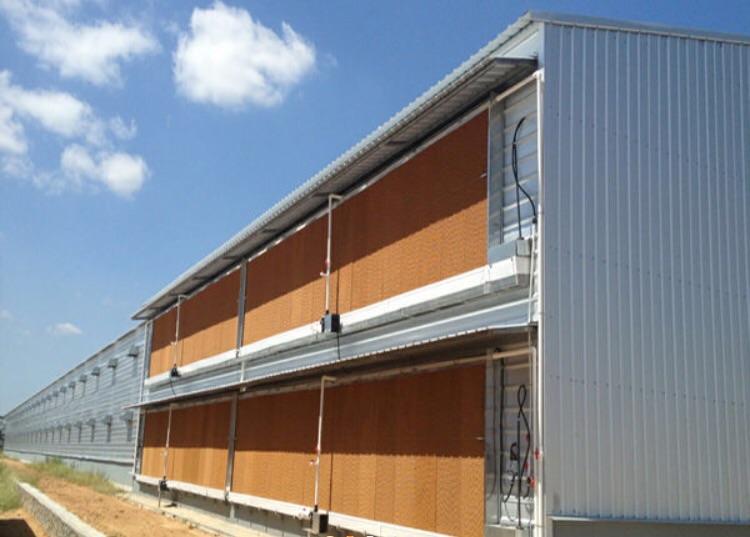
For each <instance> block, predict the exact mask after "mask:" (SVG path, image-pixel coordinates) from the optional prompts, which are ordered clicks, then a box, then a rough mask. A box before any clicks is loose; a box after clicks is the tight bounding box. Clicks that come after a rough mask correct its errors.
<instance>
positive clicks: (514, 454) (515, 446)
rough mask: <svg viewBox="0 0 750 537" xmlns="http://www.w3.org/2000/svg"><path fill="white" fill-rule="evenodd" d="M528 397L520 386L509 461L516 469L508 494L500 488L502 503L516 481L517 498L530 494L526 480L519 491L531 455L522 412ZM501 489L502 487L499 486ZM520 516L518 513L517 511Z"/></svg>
mask: <svg viewBox="0 0 750 537" xmlns="http://www.w3.org/2000/svg"><path fill="white" fill-rule="evenodd" d="M504 387H505V382H504V379H503V390H504ZM527 397H528V389H527V388H526V385H525V384H521V385H520V386H519V387H518V391H517V392H516V401H517V402H518V413H517V414H516V436H517V440H516V442H513V443H512V444H511V445H510V460H511V461H518V463H517V464H518V469H517V470H513V471H512V472H511V480H510V487H508V492H503V491H502V488H501V492H502V494H503V495H504V496H503V503H507V502H508V500H509V499H510V497H511V495H512V494H513V487H514V486H515V485H516V480H518V487H519V492H518V498H519V499H520V498H528V497H529V494H530V493H531V484H530V481H529V480H527V486H526V491H525V492H522V491H521V488H520V487H521V485H522V480H523V473H524V472H525V471H527V470H528V465H529V455H530V454H531V426H530V425H529V420H528V418H527V416H526V412H525V411H524V406H525V405H526V399H527ZM522 422H523V425H524V427H525V429H526V451H525V453H524V457H523V461H521V453H520V450H521V432H520V431H521V423H522ZM501 487H502V485H501ZM519 516H520V511H519Z"/></svg>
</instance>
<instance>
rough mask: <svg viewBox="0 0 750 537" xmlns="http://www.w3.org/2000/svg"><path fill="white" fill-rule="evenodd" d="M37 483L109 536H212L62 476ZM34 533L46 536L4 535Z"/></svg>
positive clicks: (19, 467)
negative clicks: (62, 478) (74, 482)
mask: <svg viewBox="0 0 750 537" xmlns="http://www.w3.org/2000/svg"><path fill="white" fill-rule="evenodd" d="M3 463H4V464H8V465H9V466H11V467H12V468H13V469H15V470H17V471H19V472H23V471H24V468H23V467H24V465H23V464H22V463H19V462H15V461H11V460H8V459H5V460H3ZM36 486H37V488H38V489H39V490H41V491H42V492H44V494H46V495H47V496H49V497H50V498H51V499H52V500H54V501H55V502H57V503H59V504H60V505H62V506H63V507H65V508H66V509H68V511H71V512H72V513H74V514H75V515H76V516H78V518H80V519H81V520H83V521H84V522H86V523H87V524H89V525H91V526H93V527H94V528H96V529H97V530H99V531H101V532H102V533H104V534H106V535H108V536H109V537H144V536H148V537H174V536H175V535H180V536H183V535H184V536H187V537H208V536H210V535H212V534H210V533H206V532H204V531H200V530H198V529H196V528H191V527H190V526H189V525H187V524H185V523H183V522H180V521H178V520H174V519H172V518H170V517H167V516H165V515H162V514H158V513H155V512H153V511H149V510H148V509H144V508H143V507H141V506H139V505H136V504H134V503H131V502H129V501H127V500H125V499H123V498H120V497H119V496H108V495H106V494H101V493H99V492H96V491H95V490H92V489H90V488H88V487H83V486H81V485H75V484H73V483H68V482H67V481H63V480H61V479H57V478H53V477H50V476H42V477H41V478H40V479H39V481H38V482H37V484H36ZM14 512H17V511H14ZM7 514H8V513H6V515H7ZM0 524H2V522H0ZM18 526H19V527H20V524H19V525H18ZM4 531H5V528H4V527H3V526H2V525H0V536H2V537H6V533H5V532H4ZM35 531H36V530H35ZM34 536H36V537H47V536H46V535H45V534H44V533H40V532H37V533H28V532H27V533H17V534H15V533H8V534H7V537H34Z"/></svg>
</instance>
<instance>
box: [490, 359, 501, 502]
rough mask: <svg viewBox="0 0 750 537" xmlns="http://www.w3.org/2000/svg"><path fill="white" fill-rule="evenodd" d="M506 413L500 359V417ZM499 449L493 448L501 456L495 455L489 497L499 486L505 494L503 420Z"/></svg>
mask: <svg viewBox="0 0 750 537" xmlns="http://www.w3.org/2000/svg"><path fill="white" fill-rule="evenodd" d="M495 350H496V351H499V350H500V349H495ZM493 379H494V380H495V381H496V380H497V374H496V373H495V371H494V368H493ZM497 406H498V405H497V404H495V402H493V404H492V442H493V447H494V443H495V431H496V430H497ZM504 413H505V364H504V363H503V362H502V361H500V419H501V420H502V416H503V414H504ZM499 444H500V445H499V449H497V450H493V451H495V452H497V451H499V452H500V456H499V457H494V475H495V478H494V479H493V480H492V488H491V489H490V491H489V492H488V493H487V494H486V497H487V498H491V497H492V496H493V495H494V494H495V491H496V490H497V488H498V484H499V488H500V495H501V496H503V495H504V494H505V493H504V492H503V483H502V478H503V476H502V471H503V466H504V459H505V447H504V445H503V444H504V442H503V428H502V422H501V423H500V442H499Z"/></svg>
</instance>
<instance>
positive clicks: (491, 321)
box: [9, 12, 750, 537]
mask: <svg viewBox="0 0 750 537" xmlns="http://www.w3.org/2000/svg"><path fill="white" fill-rule="evenodd" d="M435 50H436V53H439V44H436V47H435ZM342 113H356V111H342ZM289 151H290V156H293V151H294V148H293V147H290V148H289ZM227 195H231V193H227ZM748 207H750V37H747V36H736V35H726V34H720V33H716V32H704V31H698V30H685V29H678V28H668V27H663V26H657V25H650V24H649V25H647V24H634V23H626V22H618V21H611V20H600V19H591V18H586V17H574V16H567V15H556V14H548V13H540V12H530V13H528V14H526V15H525V16H523V17H522V18H521V19H519V20H518V21H517V22H516V23H514V24H513V25H511V26H510V27H509V28H508V29H506V30H505V31H504V32H503V33H501V34H500V35H499V36H498V37H497V38H496V39H495V40H493V41H492V42H491V43H490V44H488V45H487V46H486V47H485V48H483V49H482V50H481V51H479V53H477V54H476V55H475V56H473V57H471V58H470V59H469V60H467V61H466V62H465V63H464V64H463V65H461V66H460V67H459V68H458V69H456V70H455V71H454V72H453V73H451V74H450V75H449V76H448V77H446V78H445V79H444V80H442V81H441V82H439V83H438V84H437V85H435V86H434V87H433V88H431V89H430V90H428V91H427V92H426V93H425V94H424V95H422V96H421V97H420V98H418V99H417V100H415V101H414V102H413V103H412V104H410V105H409V106H407V107H406V108H405V109H404V110H402V111H401V112H399V113H397V114H396V115H395V116H394V117H393V118H392V119H391V120H389V121H388V122H387V123H385V124H384V125H382V126H381V127H380V128H378V129H377V130H375V131H374V132H373V133H372V134H371V135H369V136H368V137H366V138H365V139H364V140H362V141H361V142H359V143H358V144H356V145H355V146H354V147H353V148H352V149H351V150H350V151H348V152H347V153H345V154H344V155H343V156H341V157H340V158H339V159H337V160H336V161H334V162H333V163H331V164H330V165H329V166H328V167H326V168H325V169H324V170H322V171H321V172H320V173H319V174H317V175H316V176H314V177H312V178H311V179H309V180H308V181H307V182H305V183H303V184H302V185H301V186H300V187H299V188H298V189H297V190H295V191H294V192H292V193H291V194H290V195H289V196H287V197H286V198H284V199H283V200H281V201H280V202H279V203H278V204H277V205H275V206H274V207H272V208H270V209H269V210H268V211H267V212H266V213H265V214H264V215H262V216H261V217H259V218H258V219H257V220H255V221H254V222H252V223H251V224H250V225H248V227H246V228H245V229H243V230H242V231H241V232H240V233H238V234H237V235H236V236H234V237H233V238H231V239H230V240H229V241H227V242H226V243H225V244H224V245H222V246H221V247H220V248H218V249H217V250H216V251H215V252H213V253H212V254H211V255H209V256H208V257H206V258H205V259H203V260H201V261H200V262H199V263H198V264H196V265H195V266H194V267H192V268H190V269H189V270H188V271H186V272H185V273H184V274H182V275H181V276H180V277H179V278H177V279H176V280H175V281H174V282H172V283H171V284H170V285H168V286H167V287H166V288H164V289H163V290H162V291H160V292H159V293H157V294H156V295H155V296H154V297H153V298H151V299H150V300H148V301H147V302H146V303H145V304H144V305H143V307H142V308H141V309H140V310H139V311H138V312H137V313H136V314H135V316H134V318H135V319H138V320H142V321H143V323H144V324H143V325H142V328H139V329H138V335H137V336H135V335H134V336H133V337H132V339H133V341H139V342H141V341H143V342H144V343H143V344H144V348H145V349H146V350H147V352H145V353H144V354H145V355H146V362H145V363H144V367H145V371H144V374H143V375H144V376H143V378H144V379H145V380H144V381H143V382H142V383H139V384H138V388H139V389H138V390H135V388H132V389H130V391H129V394H130V397H129V401H130V404H129V405H126V404H124V405H123V406H122V407H121V408H120V409H118V410H117V411H115V410H111V411H110V413H111V415H112V416H113V419H114V418H115V417H116V416H117V412H125V411H126V410H127V411H130V410H131V409H137V410H136V413H137V415H138V416H139V417H140V418H139V420H138V422H137V430H138V443H137V449H135V451H136V456H135V457H134V459H132V460H133V471H134V481H135V484H136V487H137V488H138V489H139V490H141V491H144V492H147V493H153V494H157V493H159V491H160V490H161V493H163V494H169V495H171V496H172V497H174V498H176V500H177V501H178V502H180V503H182V504H185V505H192V506H194V507H196V508H200V509H205V510H209V511H214V512H217V513H220V514H221V515H223V516H227V517H229V518H231V519H233V520H236V521H237V522H239V523H243V524H247V525H250V526H253V527H255V528H258V529H261V530H265V531H268V532H270V533H272V534H277V535H284V536H287V535H295V536H296V535H299V536H303V535H306V534H307V530H308V529H309V528H310V527H311V526H313V528H315V526H325V524H326V523H328V526H329V527H328V529H327V530H325V531H324V530H322V529H320V528H317V529H320V533H322V534H326V535H337V536H338V535H341V536H343V535H347V534H348V535H351V534H352V533H355V534H358V535H365V534H366V535H378V536H383V537H385V536H394V535H403V536H405V535H409V536H412V535H418V536H421V537H438V536H444V535H456V536H461V537H478V536H482V535H485V536H504V535H527V534H533V535H537V536H542V535H544V536H547V535H555V536H558V535H560V536H567V535H582V536H588V535H646V534H647V535H676V534H678V533H679V534H683V533H684V534H689V535H691V536H698V535H715V534H717V532H721V534H722V535H744V534H747V532H748V531H749V530H750V502H748V501H747V498H750V436H749V433H748V431H749V430H750V413H749V412H750V338H749V337H748V334H749V333H750V324H749V322H750V321H748V319H750V305H749V299H748V294H749V293H748V289H750V246H749V245H750V216H748ZM186 217H187V218H189V217H190V216H189V215H186ZM191 225H196V224H194V223H191ZM128 337H130V336H128ZM115 355H116V356H118V357H120V358H119V359H120V360H123V361H127V359H126V358H125V357H124V356H122V354H121V353H120V354H118V353H117V351H115ZM96 363H97V364H100V363H101V364H102V366H101V367H103V364H104V362H102V361H101V360H99V361H97V362H96ZM119 363H120V362H118V367H120V365H119ZM91 366H93V363H92V364H90V365H86V366H85V367H83V369H81V370H76V371H75V372H71V374H69V375H67V376H66V377H64V378H63V379H61V380H60V381H59V382H58V383H56V384H55V385H54V386H52V387H50V389H49V391H50V392H53V393H54V392H57V393H58V394H59V393H60V390H61V389H62V388H64V387H66V386H70V385H71V384H76V385H77V383H79V382H80V375H81V374H84V373H87V370H88V369H89V367H91ZM141 388H142V393H140V392H141ZM136 392H138V394H136ZM48 397H49V394H48V392H47V391H44V392H43V393H40V394H39V395H38V396H35V397H34V398H32V399H30V400H29V401H27V402H25V403H23V404H22V405H21V406H20V407H19V408H17V409H16V410H14V411H13V412H12V413H11V416H12V418H11V416H9V420H10V421H9V423H10V424H11V429H12V435H11V436H10V437H9V445H12V447H13V450H14V452H17V453H32V452H34V453H35V452H43V453H46V452H55V451H58V450H60V449H62V447H61V445H65V442H66V440H65V435H66V434H67V433H66V432H65V431H66V424H68V423H72V424H73V427H75V426H76V425H75V424H76V423H77V421H76V420H83V419H85V418H78V417H74V416H73V415H70V414H66V413H65V412H64V411H63V410H60V409H61V408H66V407H65V404H67V403H64V404H63V405H62V406H61V405H60V404H59V401H58V404H57V405H51V406H50V404H49V402H45V400H46V401H49V399H48ZM65 397H68V396H67V395H66V396H65ZM126 399H127V398H126ZM108 401H109V400H108ZM122 401H124V399H123V400H122ZM108 404H110V403H108ZM85 406H86V408H87V409H88V410H89V411H94V410H95V407H90V406H88V405H85ZM24 412H25V413H26V414H23V413H24ZM34 412H36V413H37V414H33V413H34ZM39 414H41V415H43V419H42V418H37V420H38V421H36V422H32V421H30V420H31V419H32V418H31V416H35V415H39ZM69 415H70V417H68V416H69ZM79 415H84V414H77V415H76V416H79ZM96 416H97V417H96V418H94V420H95V422H96V423H99V422H101V419H102V418H101V417H100V415H99V414H97V415H96ZM97 420H98V421H97ZM83 423H88V422H86V421H83ZM60 427H62V429H60ZM50 428H51V429H50ZM50 430H51V431H52V441H51V442H52V443H51V444H50V437H49V432H48V431H50ZM74 430H75V429H74ZM60 431H62V432H60ZM40 434H41V436H40ZM45 434H46V436H45ZM60 434H62V437H60V436H59V435H60ZM40 438H41V440H40ZM60 438H61V439H60ZM40 442H41V443H42V444H44V443H45V442H46V444H44V447H42V446H41V444H40ZM84 443H85V442H84ZM131 445H133V447H136V446H135V445H134V444H133V443H131ZM97 449H99V446H98V445H97ZM128 460H131V459H128ZM311 511H312V512H311Z"/></svg>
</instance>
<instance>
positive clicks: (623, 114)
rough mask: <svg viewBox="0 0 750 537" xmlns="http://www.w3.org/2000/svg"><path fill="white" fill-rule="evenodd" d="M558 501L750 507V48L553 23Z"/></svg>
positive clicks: (551, 169) (550, 492)
mask: <svg viewBox="0 0 750 537" xmlns="http://www.w3.org/2000/svg"><path fill="white" fill-rule="evenodd" d="M544 46H545V53H544V58H545V79H546V84H545V94H544V99H545V113H544V121H545V125H544V150H545V154H544V165H545V178H544V201H545V204H544V209H545V223H544V229H543V233H544V252H543V256H544V257H543V264H544V268H543V270H544V288H543V293H544V294H543V296H544V299H543V300H544V304H543V308H544V316H543V323H544V327H543V334H544V335H543V343H544V357H543V359H544V368H545V383H546V384H545V409H546V416H545V423H546V429H545V431H546V446H545V448H546V449H545V453H546V478H547V482H546V491H547V494H546V498H547V511H548V513H551V514H559V515H574V516H596V517H615V518H620V517H622V518H646V519H674V520H677V519H679V520H714V521H718V520H722V521H741V520H744V521H748V520H750V502H748V498H750V457H748V453H750V415H749V413H748V411H749V409H748V406H750V308H749V306H748V289H749V288H750V247H749V246H748V245H749V244H750V223H749V222H750V216H749V215H748V208H750V47H748V46H745V45H739V44H731V43H720V42H716V41H712V40H701V39H686V38H683V37H674V36H672V37H666V36H658V35H652V34H649V33H635V32H628V31H611V30H604V29H595V28H583V27H568V26H560V25H555V24H547V25H546V28H545V33H544Z"/></svg>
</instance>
